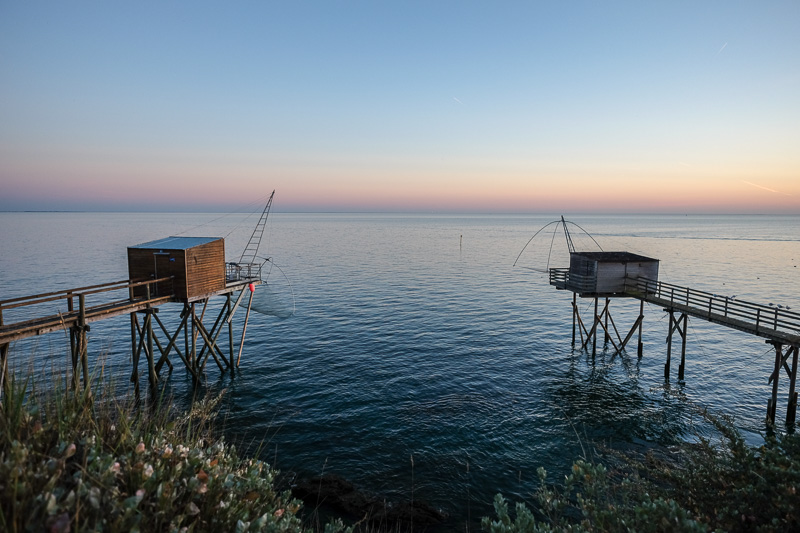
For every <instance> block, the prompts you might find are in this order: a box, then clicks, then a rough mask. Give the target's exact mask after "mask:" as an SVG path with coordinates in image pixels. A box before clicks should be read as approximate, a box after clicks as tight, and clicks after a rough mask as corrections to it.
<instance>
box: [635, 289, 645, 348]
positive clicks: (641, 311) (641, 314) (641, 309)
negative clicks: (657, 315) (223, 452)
mask: <svg viewBox="0 0 800 533" xmlns="http://www.w3.org/2000/svg"><path fill="white" fill-rule="evenodd" d="M642 322H644V300H641V301H640V302H639V344H638V346H637V348H636V354H637V355H638V357H639V359H641V358H642V353H643V351H644V350H643V347H642Z"/></svg>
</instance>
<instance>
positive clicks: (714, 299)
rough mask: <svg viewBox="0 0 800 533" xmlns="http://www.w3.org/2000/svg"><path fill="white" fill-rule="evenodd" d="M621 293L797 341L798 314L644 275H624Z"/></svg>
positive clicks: (739, 327)
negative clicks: (642, 276) (623, 289)
mask: <svg viewBox="0 0 800 533" xmlns="http://www.w3.org/2000/svg"><path fill="white" fill-rule="evenodd" d="M625 293H626V294H628V295H630V296H633V297H636V298H639V299H641V300H645V301H648V302H652V303H655V304H658V305H662V306H665V307H673V308H676V309H679V310H681V311H684V312H686V313H688V314H691V315H692V316H696V317H698V318H705V319H706V320H709V321H711V322H718V323H722V324H725V325H728V326H731V327H733V328H736V329H740V330H743V331H747V332H748V333H754V334H756V335H759V336H762V337H768V338H778V339H779V340H786V341H789V342H794V343H796V342H798V340H800V313H797V312H795V311H791V310H790V309H788V308H786V307H784V306H783V305H773V304H769V305H764V304H758V303H754V302H748V301H746V300H739V299H737V298H735V297H730V296H721V295H718V294H713V293H709V292H705V291H699V290H696V289H690V288H689V287H682V286H679V285H673V284H671V283H665V282H663V281H655V280H651V279H646V278H636V279H632V278H626V280H625Z"/></svg>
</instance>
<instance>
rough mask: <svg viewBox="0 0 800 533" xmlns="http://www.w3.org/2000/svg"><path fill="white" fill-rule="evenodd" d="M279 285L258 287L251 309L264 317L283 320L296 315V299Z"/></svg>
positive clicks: (266, 284)
mask: <svg viewBox="0 0 800 533" xmlns="http://www.w3.org/2000/svg"><path fill="white" fill-rule="evenodd" d="M278 285H279V284H275V285H274V286H273V285H272V284H269V283H262V284H261V285H259V286H258V287H256V290H255V293H253V304H252V305H251V309H252V310H253V311H256V312H258V313H261V314H262V315H267V316H274V317H278V318H281V319H285V318H289V317H290V316H292V315H293V314H294V298H293V297H292V295H291V294H287V293H286V290H284V289H281V288H280V287H279V286H278ZM245 297H246V295H245Z"/></svg>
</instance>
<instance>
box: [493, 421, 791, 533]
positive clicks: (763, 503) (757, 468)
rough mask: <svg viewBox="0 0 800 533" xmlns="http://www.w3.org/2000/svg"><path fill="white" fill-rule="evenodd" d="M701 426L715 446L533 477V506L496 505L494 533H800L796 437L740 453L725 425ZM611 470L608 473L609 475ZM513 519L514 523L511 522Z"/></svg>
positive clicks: (738, 439)
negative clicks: (556, 477)
mask: <svg viewBox="0 0 800 533" xmlns="http://www.w3.org/2000/svg"><path fill="white" fill-rule="evenodd" d="M704 416H705V417H706V418H707V420H709V421H710V422H711V423H712V424H713V425H714V426H715V428H716V431H717V435H718V437H717V438H716V439H714V440H712V439H708V438H700V439H699V440H698V442H696V443H685V444H682V445H680V446H678V447H676V448H674V449H671V450H669V451H670V453H668V454H665V453H653V452H649V453H648V454H646V455H644V456H642V457H640V458H635V457H631V456H630V455H625V456H622V455H620V454H618V453H612V454H611V456H610V457H609V459H610V461H609V466H605V465H603V464H600V463H598V462H594V461H588V460H585V459H581V460H578V461H576V462H575V463H574V464H573V466H572V470H571V471H570V472H569V474H568V475H567V476H566V477H565V478H564V480H563V482H562V483H560V484H558V485H552V484H550V483H548V479H547V472H545V470H544V469H541V468H540V469H539V471H538V475H539V480H540V486H539V488H538V490H537V491H536V493H535V494H534V495H533V498H532V502H530V506H528V505H526V504H525V503H524V502H519V503H517V504H516V505H515V512H514V513H511V512H510V511H509V506H508V502H507V501H506V500H505V499H504V498H503V496H501V495H497V497H496V498H495V502H494V509H495V514H496V516H495V517H492V518H489V517H486V518H484V519H483V522H482V526H483V528H484V529H485V530H487V531H490V532H492V533H501V532H502V533H511V532H515V533H516V532H531V533H533V532H537V533H538V532H572V533H578V532H600V531H613V532H671V531H674V532H705V531H729V532H735V531H741V532H750V531H762V532H768V531H769V532H773V531H774V532H777V531H798V530H800V435H798V434H797V433H794V432H790V433H785V434H778V433H771V434H769V435H767V436H766V438H765V439H764V443H763V445H761V446H758V447H752V446H749V445H747V444H746V442H745V441H744V439H743V438H742V435H741V434H740V433H739V432H738V431H737V430H736V428H735V427H734V425H733V423H732V421H731V420H728V419H726V418H725V417H719V416H712V415H709V414H708V413H707V412H706V413H704ZM610 465H613V466H610ZM512 514H513V516H512Z"/></svg>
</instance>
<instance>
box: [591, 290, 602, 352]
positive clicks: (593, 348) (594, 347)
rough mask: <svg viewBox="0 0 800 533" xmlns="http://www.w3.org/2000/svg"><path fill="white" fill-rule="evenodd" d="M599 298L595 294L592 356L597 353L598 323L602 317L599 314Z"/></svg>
mask: <svg viewBox="0 0 800 533" xmlns="http://www.w3.org/2000/svg"><path fill="white" fill-rule="evenodd" d="M597 300H598V298H597V297H596V296H595V298H594V324H593V325H592V335H593V337H592V357H594V356H595V353H597V324H598V323H599V322H600V317H598V316H597Z"/></svg>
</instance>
